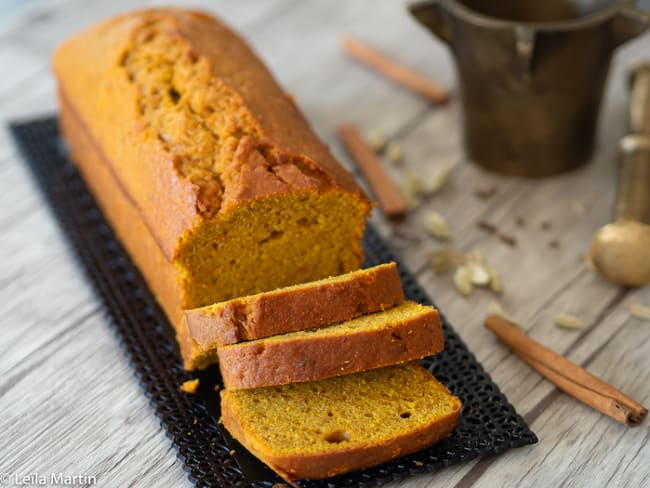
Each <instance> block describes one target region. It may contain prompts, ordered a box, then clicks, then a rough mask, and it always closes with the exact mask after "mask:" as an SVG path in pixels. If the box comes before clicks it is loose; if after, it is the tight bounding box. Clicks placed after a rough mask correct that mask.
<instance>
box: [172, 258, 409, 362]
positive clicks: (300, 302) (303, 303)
mask: <svg viewBox="0 0 650 488" xmlns="http://www.w3.org/2000/svg"><path fill="white" fill-rule="evenodd" d="M403 300H404V291H403V290H402V283H401V281H400V277H399V273H398V271H397V266H396V265H395V263H388V264H381V265H379V266H375V267H373V268H369V269H361V270H357V271H353V272H351V273H347V274H344V275H340V276H334V277H330V278H325V279H322V280H318V281H311V282H308V283H304V284H299V285H294V286H288V287H285V288H279V289H277V290H273V291H270V292H265V293H258V294H256V295H249V296H246V297H242V298H235V299H233V300H229V301H227V302H221V303H217V304H214V305H208V306H206V307H201V308H196V309H192V310H186V311H185V318H184V320H185V321H186V323H187V330H188V331H189V336H190V340H191V341H192V347H191V354H190V357H188V360H189V362H190V363H191V364H192V365H193V366H195V367H199V368H200V367H203V366H204V365H207V364H209V363H210V362H212V356H213V355H214V352H215V351H216V348H217V346H223V345H227V344H234V343H237V342H241V341H249V340H253V339H261V338H264V337H269V336H272V335H277V334H284V333H287V332H294V331H298V330H308V329H314V328H318V327H324V326H328V325H331V324H335V323H339V322H343V321H345V320H350V319H352V318H354V317H358V316H360V315H364V314H367V313H372V312H377V311H380V310H386V309H389V308H391V307H393V306H394V305H397V304H398V303H401V302H402V301H403Z"/></svg>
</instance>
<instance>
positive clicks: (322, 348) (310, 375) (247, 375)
mask: <svg viewBox="0 0 650 488" xmlns="http://www.w3.org/2000/svg"><path fill="white" fill-rule="evenodd" d="M443 347H444V341H443V336H442V329H441V326H440V316H439V314H438V311H437V310H436V309H435V308H433V307H428V306H424V305H419V304H417V303H415V302H404V303H402V304H400V305H397V306H396V307H393V308H391V309H389V310H386V311H384V312H377V313H373V314H368V315H364V316H361V317H358V318H355V319H352V320H349V321H346V322H342V323H340V324H336V325H332V326H330V327H323V328H320V329H312V330H309V331H299V332H291V333H289V334H282V335H277V336H273V337H268V338H265V339H258V340H254V341H248V342H240V343H238V344H232V345H229V346H224V347H220V348H218V349H217V355H218V358H219V367H220V368H221V376H222V378H223V383H224V386H225V387H226V388H232V389H245V388H259V387H262V386H273V385H281V384H285V383H293V382H299V381H314V380H320V379H324V378H330V377H333V376H340V375H344V374H348V373H355V372H357V371H364V370H367V369H372V368H380V367H382V366H389V365H391V364H398V363H403V362H406V361H411V360H413V359H418V358H421V357H424V356H428V355H430V354H434V353H437V352H440V351H441V350H442V349H443Z"/></svg>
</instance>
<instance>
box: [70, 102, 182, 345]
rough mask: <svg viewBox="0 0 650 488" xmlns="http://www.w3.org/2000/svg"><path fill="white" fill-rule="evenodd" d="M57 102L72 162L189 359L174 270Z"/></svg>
mask: <svg viewBox="0 0 650 488" xmlns="http://www.w3.org/2000/svg"><path fill="white" fill-rule="evenodd" d="M59 101H60V109H61V110H60V119H59V120H60V128H61V131H62V133H63V135H64V136H65V138H66V140H67V141H68V143H69V146H70V149H71V159H72V161H73V162H74V163H75V165H76V166H77V168H78V169H79V171H80V172H81V174H82V175H83V177H84V179H85V181H86V183H87V184H88V186H89V187H90V189H91V191H92V193H93V195H94V196H95V199H96V200H97V203H98V204H99V206H100V208H101V209H102V212H103V213H104V215H105V216H106V218H107V219H108V221H109V223H110V224H111V227H112V228H113V230H114V231H115V233H116V234H117V237H118V238H119V239H120V241H121V242H122V245H123V246H124V247H125V248H126V250H127V251H128V253H129V255H130V256H131V259H132V260H133V261H134V262H135V264H136V265H137V266H138V268H139V269H140V271H141V273H142V274H143V275H144V277H145V279H146V280H147V284H148V285H149V288H150V289H151V291H152V292H153V294H154V295H155V297H156V299H157V300H158V303H160V304H161V305H162V306H163V308H164V310H165V313H166V314H167V316H168V317H169V320H170V321H171V322H172V324H173V325H174V326H175V327H176V329H177V339H178V342H179V345H180V348H181V353H182V355H183V357H191V356H193V355H194V353H193V352H192V348H193V345H192V343H191V341H190V340H189V335H188V334H187V333H186V330H185V329H183V328H181V327H178V326H177V325H178V324H181V323H182V320H181V319H182V317H183V313H182V307H181V303H180V301H181V296H182V291H181V289H180V288H179V286H178V277H177V276H176V272H177V271H176V269H175V268H174V266H173V265H171V264H170V263H169V262H168V261H167V259H166V258H165V256H164V254H163V253H162V251H161V249H160V247H159V246H158V244H157V243H156V241H155V240H154V239H153V236H152V234H151V233H150V232H149V231H148V229H147V227H146V226H145V225H144V222H143V221H142V219H141V218H140V213H139V212H138V211H137V210H136V209H135V207H133V206H132V205H131V202H130V201H129V199H128V198H127V196H126V195H125V194H124V193H123V192H122V190H121V188H120V185H119V184H118V182H117V181H118V180H116V179H115V177H114V175H113V173H112V172H111V171H110V167H109V166H108V165H107V164H106V161H105V158H104V156H103V155H102V153H101V151H100V150H99V148H98V147H97V145H96V144H95V143H94V141H93V139H92V138H91V137H90V133H89V132H88V130H87V129H86V127H85V126H84V124H83V123H82V122H81V120H80V118H79V117H78V116H77V115H76V113H75V112H74V110H73V109H72V108H71V106H70V104H69V103H68V102H67V98H66V97H65V96H64V95H63V94H62V93H59Z"/></svg>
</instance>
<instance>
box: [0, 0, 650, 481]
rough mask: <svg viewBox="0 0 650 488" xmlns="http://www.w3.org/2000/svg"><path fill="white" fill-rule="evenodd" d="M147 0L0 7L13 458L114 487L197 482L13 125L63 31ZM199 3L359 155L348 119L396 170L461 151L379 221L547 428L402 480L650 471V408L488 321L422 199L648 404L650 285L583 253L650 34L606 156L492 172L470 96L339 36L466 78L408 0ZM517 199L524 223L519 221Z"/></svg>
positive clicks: (474, 345)
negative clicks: (624, 420) (429, 224)
mask: <svg viewBox="0 0 650 488" xmlns="http://www.w3.org/2000/svg"><path fill="white" fill-rule="evenodd" d="M134 3H136V2H133V1H127V0H110V1H109V0H103V1H94V2H88V1H82V0H50V1H45V0H40V1H29V2H20V1H18V0H14V1H11V0H5V2H4V4H3V5H4V10H3V11H2V12H1V13H0V72H1V76H0V119H1V122H0V123H1V124H2V129H1V130H0V202H1V203H0V236H1V237H0V242H1V244H2V247H1V249H2V258H3V259H2V260H1V261H0V311H1V313H0V317H1V319H0V320H1V324H2V325H1V328H0V334H1V337H2V339H1V340H0V411H1V412H2V415H0V472H2V473H16V472H17V473H20V474H24V475H29V474H31V473H40V474H49V473H52V472H63V473H66V474H70V475H73V474H86V475H94V476H96V478H97V483H98V485H100V486H119V487H122V486H146V487H150V486H160V487H170V486H189V485H190V482H189V481H188V480H187V478H186V475H185V473H184V472H183V469H182V465H181V463H180V462H179V461H178V460H177V459H176V453H175V451H174V449H173V448H172V447H171V444H170V442H169V440H168V439H167V438H166V437H165V435H164V434H163V432H162V431H161V429H160V428H159V425H158V420H157V419H156V418H155V417H154V415H153V412H152V410H151V408H150V407H149V405H148V403H147V400H146V399H145V397H144V395H143V394H142V390H141V388H140V387H139V386H138V384H137V382H136V380H135V378H134V376H133V374H132V371H131V369H130V367H129V365H128V364H127V361H125V359H124V356H123V354H122V352H121V351H120V349H119V346H118V344H117V341H116V340H115V339H114V337H113V333H112V332H111V331H110V329H109V327H108V326H107V324H106V322H105V320H104V318H103V316H102V314H101V313H100V311H99V305H98V302H97V300H96V299H95V298H94V296H93V292H92V290H91V288H90V286H89V284H88V283H87V281H86V280H85V278H84V276H83V274H82V272H81V270H80V269H79V267H78V266H77V265H76V263H75V261H74V259H73V257H72V256H71V254H70V251H69V250H68V249H67V247H66V245H65V243H64V240H63V238H62V235H61V231H60V230H59V228H58V227H57V224H56V223H55V221H54V219H53V217H52V215H51V213H50V211H49V210H48V208H47V206H46V205H45V204H44V201H43V198H42V196H41V195H40V194H39V192H38V191H37V189H36V187H35V185H34V183H33V182H32V181H31V179H30V176H29V175H28V172H27V170H26V167H25V165H24V164H23V162H22V161H21V158H20V156H19V155H18V153H17V150H16V148H15V146H14V144H13V142H12V141H11V140H10V137H9V134H8V131H7V130H6V127H5V123H6V122H7V121H9V120H14V119H24V118H27V117H30V116H33V115H37V114H48V113H52V112H54V111H55V110H56V103H55V85H54V82H53V79H52V76H51V74H50V69H49V65H50V56H51V53H52V50H53V48H54V46H55V45H56V44H57V43H58V42H59V41H61V40H62V39H64V38H65V37H66V36H68V35H70V34H72V33H74V32H75V31H77V30H79V29H80V28H82V27H83V26H85V25H87V24H89V23H90V22H92V21H95V20H97V19H100V18H102V17H105V16H107V15H109V14H112V13H115V12H118V11H123V10H126V9H129V8H131V7H132V5H133V4H134ZM140 3H141V4H143V5H144V4H153V3H154V2H148V1H147V2H140ZM176 3H184V2H176ZM188 3H191V4H192V5H197V4H198V5H204V7H205V8H206V9H208V10H211V11H214V12H216V13H217V14H218V15H220V16H222V17H223V18H224V19H226V20H227V21H228V22H229V23H230V24H231V25H233V26H234V27H235V28H236V29H238V30H239V31H240V32H241V33H243V34H244V35H245V36H246V37H247V38H248V39H249V40H250V42H251V43H252V44H253V45H254V47H255V48H256V49H257V51H258V52H259V53H260V54H261V56H262V57H263V58H264V59H265V60H266V62H267V63H268V65H269V66H270V67H271V68H272V70H273V71H274V73H275V74H276V75H277V77H278V79H279V80H280V82H281V83H282V84H283V85H284V86H285V87H286V89H287V90H288V91H289V92H291V93H293V94H294V95H295V98H296V100H297V102H298V104H299V105H300V106H301V107H302V109H303V110H304V111H305V113H306V114H307V116H308V118H309V119H310V120H311V122H312V123H313V125H314V127H315V129H316V131H317V132H318V133H319V134H320V135H321V136H322V137H323V138H324V139H325V140H327V141H328V142H329V143H330V144H331V146H332V149H333V150H334V152H335V153H336V155H337V156H339V157H340V159H341V160H342V161H343V162H344V163H346V164H348V163H349V158H348V156H347V155H346V154H345V153H344V151H343V150H342V148H341V146H340V144H339V142H338V141H337V139H336V135H335V128H336V126H337V125H338V124H339V123H341V122H343V121H351V122H354V123H356V124H358V125H359V126H360V127H361V128H362V129H364V130H368V129H372V128H378V129H381V130H383V131H384V132H385V133H386V134H388V135H389V136H390V137H391V138H396V139H398V140H399V141H401V142H402V143H403V144H404V146H405V148H406V161H405V164H404V167H402V168H400V169H394V168H391V174H392V176H393V177H394V178H395V179H398V178H400V175H403V174H404V173H405V172H406V171H409V170H410V171H414V172H417V173H419V174H421V175H427V174H430V173H432V172H434V171H436V169H437V168H440V167H442V166H443V165H444V164H447V163H448V162H449V161H455V160H460V163H459V164H458V166H457V167H456V169H455V170H454V173H453V176H452V182H451V184H450V185H449V186H448V187H446V188H445V189H444V190H443V191H441V192H440V193H439V194H437V195H435V196H433V197H431V198H428V199H426V200H425V201H424V202H423V204H422V205H421V207H420V208H419V209H418V210H416V211H414V212H413V213H412V214H411V215H410V216H409V218H408V219H407V220H406V221H405V222H404V223H402V224H400V225H390V224H388V223H386V222H385V221H384V220H383V218H382V216H381V213H380V212H379V211H376V212H375V215H374V217H373V219H372V220H373V222H374V223H375V224H376V225H377V226H378V228H379V229H380V230H381V232H382V233H383V234H384V235H385V236H386V237H387V238H388V239H389V240H390V242H391V243H392V244H393V246H394V247H395V248H396V250H397V251H398V252H399V253H400V254H401V256H402V257H403V259H404V262H405V263H406V264H407V265H408V267H409V268H410V269H411V271H412V272H414V273H415V274H416V275H417V276H418V278H419V280H420V282H421V283H422V284H423V285H424V286H425V287H426V289H427V291H428V292H429V293H430V295H431V296H432V297H433V298H434V300H435V301H436V302H437V303H438V304H439V305H440V306H441V307H442V308H443V310H444V312H445V313H446V314H447V315H448V317H449V318H450V319H451V322H452V323H453V324H454V327H455V328H456V329H457V330H458V331H459V333H460V334H461V336H462V337H463V338H464V339H465V341H466V342H467V343H468V345H469V346H470V348H471V349H472V351H473V352H474V353H475V354H476V355H477V357H478V359H479V360H480V361H481V362H482V363H483V365H484V366H485V368H486V369H487V370H488V371H489V372H490V374H491V375H492V376H493V378H494V380H495V381H496V382H497V383H498V384H499V385H500V386H501V388H502V389H503V390H504V392H505V393H506V395H507V396H508V397H509V399H510V400H511V402H512V403H513V404H514V405H515V407H516V408H517V409H518V410H519V411H520V412H521V413H522V414H523V415H524V416H525V418H526V420H527V421H528V422H529V423H530V425H531V426H532V428H533V430H535V432H536V433H537V434H538V436H539V438H540V441H539V444H537V445H535V446H531V447H526V448H522V449H518V450H512V451H509V452H507V453H506V454H504V455H501V456H498V457H494V458H489V459H482V460H479V461H474V462H469V463H465V464H462V465H459V466H454V467H451V468H448V469H445V470H443V471H442V472H440V473H438V474H436V475H425V476H420V477H416V478H413V479H410V480H408V481H404V482H401V483H399V484H398V485H399V486H404V487H407V486H408V487H417V486H462V487H469V486H486V487H492V486H558V485H565V486H589V487H593V486H607V487H609V486H630V487H640V486H650V447H649V446H648V445H647V444H648V439H649V437H650V424H649V423H648V422H647V421H646V423H645V424H644V425H642V426H641V427H637V428H635V429H629V428H626V427H623V426H622V425H619V424H617V423H616V422H614V421H612V420H610V419H609V418H607V417H605V416H603V415H601V414H599V413H596V412H594V411H592V410H590V409H589V408H587V407H585V406H583V405H582V404H580V403H578V402H576V401H575V400H573V399H571V398H569V397H567V396H565V395H563V394H562V393H560V392H559V391H558V390H556V389H555V388H554V387H553V386H552V385H550V384H549V383H548V382H546V381H545V380H543V379H542V378H541V377H540V376H539V375H538V374H537V373H535V372H534V371H532V370H531V369H529V368H528V367H527V366H525V365H524V364H523V363H522V362H520V361H519V360H518V359H517V358H516V357H515V356H514V355H513V354H511V353H510V352H509V351H508V350H507V349H506V348H505V347H504V346H503V345H501V344H500V343H498V342H497V340H496V339H495V338H494V337H493V336H492V335H491V334H490V333H489V332H488V331H486V330H485V329H484V328H483V325H482V322H483V318H484V317H485V314H486V308H487V305H488V303H489V302H490V301H492V300H494V299H495V298H494V296H493V295H491V294H490V292H489V291H486V290H478V291H477V292H475V293H474V294H473V295H472V296H471V297H469V298H463V297H461V296H460V295H459V294H458V292H457V291H456V290H455V289H454V287H453V286H452V285H451V279H450V277H449V276H434V275H433V274H432V272H431V271H430V268H429V266H428V264H427V260H426V253H427V251H429V250H432V249H438V248H441V247H443V244H441V243H439V242H437V241H435V240H434V239H432V238H431V237H428V236H427V234H426V233H425V232H424V230H423V227H422V223H421V220H422V216H423V214H424V212H426V211H427V210H431V209H435V210H437V211H438V212H440V213H441V214H443V215H444V216H445V217H446V218H447V219H448V221H449V223H450V226H451V231H452V233H453V240H452V241H451V243H450V245H452V246H453V247H455V248H458V249H460V250H462V251H464V252H468V251H470V250H472V249H479V250H480V251H481V252H482V253H483V255H484V256H485V257H486V259H487V260H488V261H489V262H490V263H492V264H493V265H494V266H495V267H496V268H497V269H498V270H499V271H500V273H501V275H502V278H503V282H504V286H505V293H504V294H503V295H502V297H500V298H499V300H500V301H501V303H502V304H503V306H504V307H506V308H507V309H508V310H509V311H510V312H511V314H512V315H513V316H514V317H515V318H517V319H518V320H519V321H521V322H522V323H523V324H525V326H526V329H527V333H528V334H529V335H531V336H532V337H534V338H535V339H537V340H539V341H541V342H543V343H545V344H546V345H548V346H550V347H551V348H553V349H554V350H556V351H558V352H560V353H562V354H565V355H566V356H568V357H569V358H570V359H572V360H573V361H575V362H577V363H579V364H581V365H583V366H585V367H587V368H589V370H591V371H592V372H594V373H595V374H597V375H599V376H601V377H603V378H604V379H605V380H606V381H608V382H611V383H612V384H614V385H616V386H617V387H619V388H620V389H622V390H623V391H625V392H626V393H628V394H630V395H631V396H633V397H634V398H636V399H637V400H639V401H640V402H642V403H645V404H646V405H648V404H650V386H649V385H650V323H649V322H643V321H642V320H640V319H637V318H634V317H632V316H631V315H630V314H629V312H628V310H627V308H626V305H627V304H628V303H629V302H639V303H645V304H650V287H645V288H642V289H637V290H625V289H621V288H619V287H617V286H613V285H610V284H608V283H606V282H605V281H603V280H602V279H600V278H599V277H598V276H597V275H595V274H594V273H593V272H592V271H590V270H589V269H588V268H587V267H586V266H585V264H584V262H583V258H582V257H583V256H584V253H585V252H586V250H587V248H588V243H589V240H590V238H591V236H592V234H593V232H594V231H595V230H596V229H597V228H598V227H599V226H600V225H602V224H603V223H605V222H606V221H607V219H608V218H609V216H610V214H611V210H612V201H613V191H614V186H615V178H616V169H615V161H616V153H617V149H616V148H617V142H618V140H619V137H620V136H621V134H623V132H624V130H625V107H626V96H627V93H626V92H627V89H626V77H625V73H626V69H627V68H628V67H629V66H630V65H631V64H632V63H633V62H635V61H637V60H640V59H642V58H643V56H644V55H645V56H649V57H650V37H648V36H647V35H646V36H645V37H642V38H641V39H639V40H637V41H635V42H633V43H631V44H629V45H628V46H627V47H625V48H624V49H623V50H621V51H619V52H618V55H617V57H616V59H615V62H614V65H613V72H612V74H611V78H610V83H609V90H608V96H607V100H606V103H605V106H604V109H603V111H602V114H601V115H602V118H601V124H600V137H599V146H598V149H597V152H596V156H595V158H594V160H593V161H592V163H591V164H590V165H588V166H587V167H585V168H583V169H580V170H578V171H575V172H573V173H570V174H567V175H566V176H562V177H556V178H551V179H547V180H543V181H523V180H520V179H516V178H506V177H499V176H495V175H492V174H488V173H486V172H484V171H482V170H480V169H478V168H477V167H475V166H473V165H472V164H471V163H469V162H467V161H464V160H463V159H462V149H461V145H460V138H459V134H460V130H459V116H458V103H457V101H455V100H454V101H453V102H452V103H450V104H449V105H447V106H445V107H434V106H431V105H428V104H427V103H426V102H425V101H423V100H422V99H420V98H419V97H417V96H415V95H413V94H411V93H409V92H407V91H404V90H403V89H401V88H398V87H396V86H394V85H392V84H391V83H389V82H386V81H385V80H384V79H382V78H380V77H378V76H376V75H375V74H374V73H372V72H370V71H368V70H367V69H365V68H363V67H361V66H359V65H358V64H356V63H354V62H352V61H350V60H349V59H347V58H346V57H345V56H344V55H343V54H342V53H341V51H340V49H339V44H338V40H339V37H340V35H341V34H343V33H350V34H354V35H356V36H358V37H360V38H362V39H365V40H367V41H368V42H369V43H371V44H373V45H375V46H377V47H379V48H381V49H382V50H384V51H386V52H387V53H390V54H392V55H393V56H395V57H396V58H398V59H401V60H402V61H403V62H405V63H407V64H410V65H412V66H415V67H417V68H419V69H420V70H421V71H422V72H424V73H426V74H428V75H429V76H431V77H433V78H435V79H437V80H438V81H439V82H441V83H442V84H444V85H446V86H450V87H452V92H453V87H454V86H455V80H454V74H453V66H452V63H451V59H450V57H449V55H448V53H447V51H446V50H445V48H444V47H443V46H442V45H441V44H439V43H437V42H435V41H433V39H432V38H431V37H430V36H429V34H427V33H426V32H424V31H423V30H421V29H420V28H419V27H418V26H417V25H415V23H414V22H413V21H412V20H411V19H410V18H409V16H408V15H407V14H406V13H405V9H404V4H403V3H402V2H391V1H383V2H361V1H359V0H357V1H350V2H338V3H337V4H336V5H335V6H334V5H333V4H332V3H331V2H318V1H315V0H313V1H300V0H274V1H261V0H260V1H256V2H253V1H249V2H226V1H208V0H205V1H196V0H195V1H192V2H188ZM576 69H579V66H576ZM567 75H569V76H570V73H568V74H567ZM490 185H496V187H497V188H498V193H497V194H496V195H494V196H493V197H492V198H490V199H487V200H484V199H480V198H478V197H477V196H476V190H477V189H481V188H485V187H488V186H490ZM519 216H524V217H525V225H523V226H521V225H518V224H517V218H518V217H519ZM481 219H483V220H488V221H490V222H492V223H494V224H496V225H497V226H498V227H499V228H500V229H501V230H502V231H503V232H506V233H508V234H511V235H513V236H514V237H515V238H516V240H517V244H516V246H515V247H512V246H509V245H507V244H505V243H503V242H502V241H500V240H499V239H497V238H496V237H495V236H493V235H490V234H488V233H486V232H485V231H484V230H482V229H480V228H479V227H478V226H477V222H478V221H479V220H481ZM520 224H521V222H520ZM560 312H566V313H570V314H573V315H576V316H578V317H580V318H581V319H583V320H584V321H585V323H586V326H585V327H584V328H583V329H581V330H577V331H568V330H563V329H559V328H557V327H556V326H554V324H553V322H552V316H553V315H555V314H557V313H560ZM0 479H2V478H0Z"/></svg>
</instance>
